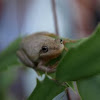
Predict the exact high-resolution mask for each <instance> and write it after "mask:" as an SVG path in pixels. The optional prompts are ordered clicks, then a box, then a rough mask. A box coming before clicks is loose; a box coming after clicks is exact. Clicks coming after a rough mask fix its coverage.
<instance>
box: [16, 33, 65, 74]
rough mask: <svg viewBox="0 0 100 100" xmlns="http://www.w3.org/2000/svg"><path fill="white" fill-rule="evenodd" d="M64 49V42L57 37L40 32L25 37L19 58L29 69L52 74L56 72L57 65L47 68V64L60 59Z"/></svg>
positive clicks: (18, 53) (18, 52)
mask: <svg viewBox="0 0 100 100" xmlns="http://www.w3.org/2000/svg"><path fill="white" fill-rule="evenodd" d="M54 37H57V38H54ZM63 49H64V43H63V40H62V39H60V38H59V37H58V36H57V35H55V34H52V33H48V32H38V33H35V34H32V35H29V36H27V37H25V38H24V39H23V40H22V41H21V43H20V47H19V50H18V51H17V56H18V57H19V59H20V60H21V62H22V63H24V64H25V65H26V66H28V67H32V68H34V69H36V70H41V71H44V72H47V73H52V72H55V71H56V66H57V63H56V64H54V65H52V66H45V64H46V63H47V62H48V61H50V60H51V59H54V58H56V57H58V56H59V55H60V54H61V53H62V51H63Z"/></svg>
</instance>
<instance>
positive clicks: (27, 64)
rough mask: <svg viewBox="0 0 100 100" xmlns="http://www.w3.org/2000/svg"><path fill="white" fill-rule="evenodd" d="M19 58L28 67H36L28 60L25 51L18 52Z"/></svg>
mask: <svg viewBox="0 0 100 100" xmlns="http://www.w3.org/2000/svg"><path fill="white" fill-rule="evenodd" d="M17 56H18V57H19V59H20V60H21V61H22V62H23V63H24V64H25V65H26V66H28V67H32V68H33V67H34V63H33V62H32V61H31V60H30V59H29V58H28V56H27V55H26V54H25V52H24V51H23V50H21V49H20V50H18V51H17Z"/></svg>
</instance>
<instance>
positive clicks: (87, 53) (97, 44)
mask: <svg viewBox="0 0 100 100" xmlns="http://www.w3.org/2000/svg"><path fill="white" fill-rule="evenodd" d="M73 45H74V43H73ZM97 73H100V25H99V26H98V27H97V29H96V31H95V32H94V34H93V35H91V36H90V37H88V38H85V39H82V40H80V41H78V42H77V43H76V44H75V46H73V47H71V49H69V51H68V53H66V54H65V56H64V57H63V58H62V60H61V62H60V63H59V65H58V67H57V73H56V78H57V80H60V81H73V80H79V79H81V78H85V77H89V76H92V75H95V74H97Z"/></svg>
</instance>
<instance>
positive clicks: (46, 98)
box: [28, 77, 65, 100]
mask: <svg viewBox="0 0 100 100" xmlns="http://www.w3.org/2000/svg"><path fill="white" fill-rule="evenodd" d="M64 89H65V87H63V86H61V85H59V84H58V83H56V82H54V81H53V80H50V79H48V77H46V78H45V79H44V80H43V81H41V82H39V81H37V86H36V88H35V90H34V91H33V92H32V94H31V96H30V97H29V98H28V100H52V99H53V98H54V97H55V96H56V95H57V94H59V93H61V92H62V91H64Z"/></svg>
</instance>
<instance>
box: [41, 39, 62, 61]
mask: <svg viewBox="0 0 100 100" xmlns="http://www.w3.org/2000/svg"><path fill="white" fill-rule="evenodd" d="M63 49H64V44H63V40H62V39H59V38H56V39H55V38H54V39H53V40H51V41H48V40H47V41H45V43H44V45H43V46H42V47H41V50H40V58H44V59H53V58H56V57H58V56H59V55H60V54H61V53H62V51H63Z"/></svg>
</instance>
